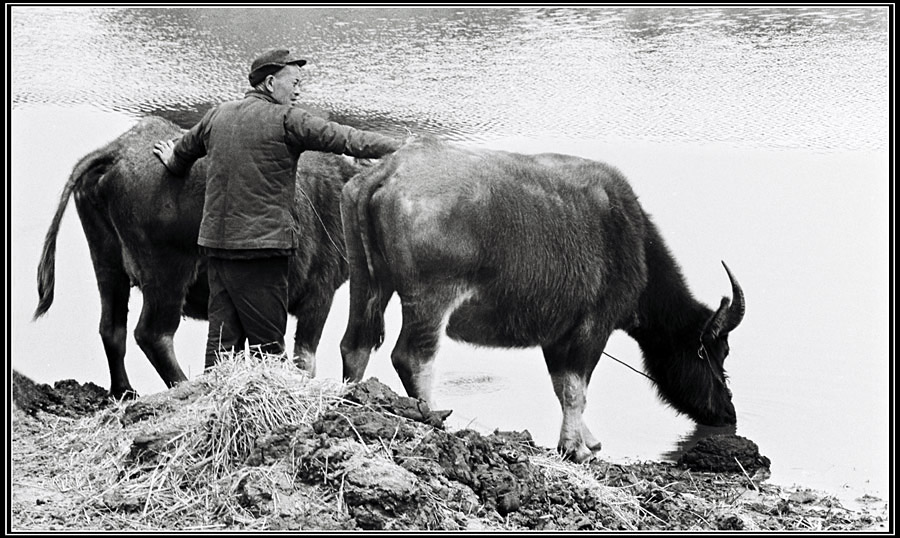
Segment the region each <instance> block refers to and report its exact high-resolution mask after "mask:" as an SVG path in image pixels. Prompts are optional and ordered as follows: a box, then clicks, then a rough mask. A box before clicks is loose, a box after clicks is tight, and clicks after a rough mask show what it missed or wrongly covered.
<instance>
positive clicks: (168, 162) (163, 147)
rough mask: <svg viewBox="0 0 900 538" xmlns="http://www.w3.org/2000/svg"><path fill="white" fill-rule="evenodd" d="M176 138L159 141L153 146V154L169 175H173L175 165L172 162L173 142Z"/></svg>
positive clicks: (173, 153)
mask: <svg viewBox="0 0 900 538" xmlns="http://www.w3.org/2000/svg"><path fill="white" fill-rule="evenodd" d="M177 141H178V139H177V138H173V139H172V140H160V141H159V142H157V143H156V144H154V146H153V154H154V155H156V156H157V157H159V160H160V161H162V163H163V164H164V165H165V166H166V168H167V169H168V170H169V172H171V173H173V174H174V173H175V172H174V169H175V163H174V161H173V159H174V155H175V152H174V150H175V142H177Z"/></svg>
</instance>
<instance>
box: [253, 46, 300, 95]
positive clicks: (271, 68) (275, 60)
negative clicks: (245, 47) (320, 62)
mask: <svg viewBox="0 0 900 538" xmlns="http://www.w3.org/2000/svg"><path fill="white" fill-rule="evenodd" d="M291 64H293V65H296V66H297V67H303V66H304V65H305V64H306V60H303V59H301V58H297V57H296V56H293V55H292V54H291V51H289V50H287V49H272V50H270V51H266V52H264V53H262V54H260V55H259V56H258V57H257V58H256V59H255V60H253V64H251V65H250V75H249V76H248V77H247V78H249V79H250V85H251V86H256V85H257V84H259V83H260V82H262V81H263V80H265V78H266V77H267V76H269V75H271V74H272V73H277V72H278V71H279V70H280V69H281V68H282V67H284V66H286V65H291Z"/></svg>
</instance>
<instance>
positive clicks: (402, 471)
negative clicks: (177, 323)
mask: <svg viewBox="0 0 900 538" xmlns="http://www.w3.org/2000/svg"><path fill="white" fill-rule="evenodd" d="M13 382H14V387H13V389H14V390H13V395H14V401H15V404H16V410H15V417H14V435H13V443H14V451H13V452H14V464H16V463H17V465H15V468H14V479H13V516H14V518H13V521H14V523H13V524H14V527H15V528H19V529H44V530H69V529H71V528H72V527H70V526H67V521H68V519H67V515H66V514H65V509H64V507H65V506H67V504H66V502H65V499H64V494H63V493H62V492H61V491H59V490H58V489H56V488H54V487H53V486H52V484H54V480H58V477H47V476H41V475H42V473H49V472H51V470H52V469H53V465H52V464H51V463H50V462H52V461H53V460H54V458H61V457H62V456H63V455H61V454H60V455H56V456H54V454H53V453H52V451H53V448H54V442H53V440H52V436H51V435H50V433H49V431H50V430H51V429H52V428H55V427H59V425H60V424H62V425H65V424H69V423H73V422H72V421H73V419H78V418H80V417H89V416H91V415H92V414H94V413H96V412H97V411H98V410H101V409H103V408H105V407H107V406H109V405H110V404H111V402H110V400H108V398H107V394H106V391H105V390H104V389H103V388H101V387H98V386H97V385H94V384H92V383H85V384H80V383H78V382H76V381H72V380H66V381H59V382H57V383H55V384H54V385H53V386H49V385H44V384H36V383H34V382H32V381H31V380H30V379H28V378H27V377H24V376H21V375H19V374H18V373H14V379H13ZM196 397H197V395H190V394H188V395H185V394H180V395H178V396H177V397H174V398H167V397H154V398H149V399H138V400H135V401H134V402H131V403H129V404H128V405H127V406H126V407H125V408H124V411H123V412H122V413H121V414H120V415H119V420H120V421H121V422H122V423H123V424H138V423H141V422H143V421H149V420H150V419H151V418H154V417H155V418H159V417H161V416H164V415H166V414H172V413H177V412H178V407H179V405H183V402H185V401H188V400H190V399H191V398H196ZM179 402H181V404H180V403H179ZM447 414H448V412H442V411H434V410H431V409H429V408H428V406H427V405H426V404H425V403H424V402H421V401H418V400H415V399H412V398H408V397H404V396H399V395H397V394H395V393H394V392H393V391H392V390H391V389H390V388H389V387H387V386H385V385H383V384H381V383H380V382H378V380H377V379H374V378H373V379H370V380H368V381H366V382H364V383H359V384H356V385H351V386H349V387H348V388H347V390H346V392H345V393H344V394H343V399H342V400H340V403H338V404H337V405H335V406H333V407H331V408H329V409H328V410H326V411H325V412H323V413H321V415H320V416H318V417H317V418H316V419H315V420H314V421H312V422H311V423H310V424H304V425H295V424H283V425H280V426H278V427H276V428H274V429H272V431H271V432H270V433H268V434H267V435H264V436H261V437H259V438H258V439H256V441H255V444H254V446H253V448H252V451H251V452H250V456H249V457H248V458H247V459H246V461H245V462H244V464H245V465H246V466H247V468H250V469H253V468H259V469H264V468H271V466H272V465H273V464H277V463H278V462H280V461H283V460H285V459H290V460H291V461H293V462H296V464H295V465H294V466H293V471H292V476H290V477H286V478H284V479H281V480H276V481H274V482H273V481H272V480H271V479H270V478H266V479H263V478H260V477H258V476H257V475H254V474H253V473H252V472H247V473H243V474H244V478H242V479H240V480H238V481H237V482H236V483H235V484H234V486H233V490H234V492H235V495H237V497H238V501H239V503H240V505H241V507H242V508H243V509H244V510H246V512H247V513H249V514H251V515H253V517H255V518H258V519H257V521H256V522H255V523H253V524H249V523H248V522H247V521H235V520H234V519H230V520H225V521H223V523H222V525H223V526H224V527H225V528H266V529H283V530H287V529H292V530H298V529H311V528H315V529H449V530H460V529H470V530H471V529H529V530H559V529H563V530H579V529H580V530H634V529H681V530H684V529H695V530H696V529H713V530H748V529H765V530H784V529H798V530H799V529H807V530H809V529H812V530H821V529H826V530H827V529H844V530H857V529H863V528H877V526H878V525H879V520H880V519H881V518H880V516H877V515H873V514H868V513H865V514H854V513H850V512H848V511H846V510H844V509H842V507H840V505H839V504H838V503H837V502H836V501H834V500H833V499H830V498H828V497H826V496H824V495H821V494H819V493H816V492H812V491H806V490H796V491H784V490H781V489H779V488H777V487H774V486H770V485H768V484H766V483H765V479H766V478H767V477H768V466H769V464H770V462H769V460H768V458H767V457H765V456H763V455H762V454H760V453H759V449H758V447H757V446H756V444H755V443H753V442H752V441H751V440H749V439H745V438H743V437H739V436H735V435H721V436H715V437H711V438H708V439H705V440H703V441H701V442H700V443H698V444H697V446H696V447H695V448H694V449H692V450H691V451H690V452H688V453H686V454H685V455H684V456H683V457H682V458H681V460H680V461H679V462H678V463H677V464H671V463H655V462H646V463H638V464H633V465H619V464H611V463H607V462H603V461H602V460H599V461H594V462H591V463H589V464H586V465H582V466H575V467H572V468H571V469H576V470H577V472H578V473H582V472H583V473H585V476H587V477H589V478H590V479H589V480H586V481H582V482H581V483H579V481H578V480H572V479H571V477H570V476H567V475H566V474H565V473H566V472H567V471H566V470H565V467H560V468H561V469H563V470H562V472H561V474H560V473H554V472H548V464H547V461H548V459H547V458H548V451H547V449H545V448H542V447H538V446H535V444H534V443H533V441H532V439H531V436H530V434H529V433H528V432H527V431H526V432H501V431H496V432H494V433H493V434H491V435H486V436H485V435H481V434H479V433H477V432H474V431H472V430H460V431H448V430H447V429H445V428H444V425H443V421H444V419H445V418H446V417H447ZM181 434H182V433H181V432H178V431H153V432H151V433H148V434H142V435H140V436H135V438H134V439H133V440H132V441H131V446H130V451H129V454H128V455H127V458H126V460H127V461H128V462H130V463H131V464H134V465H136V466H141V467H142V468H152V467H153V466H154V465H158V464H160V462H163V461H164V458H165V456H166V450H167V449H168V447H170V446H171V445H170V441H171V440H172V439H173V438H175V437H178V436H179V435H181ZM84 443H90V439H84ZM360 446H375V447H379V450H380V449H383V451H384V453H386V454H388V458H373V457H371V453H370V452H365V451H360V448H359V447H360ZM41 462H43V463H41ZM559 465H560V466H562V465H564V462H560V463H559ZM566 465H568V464H566ZM123 472H124V471H123ZM236 474H237V473H236ZM561 476H563V477H564V479H563V478H560V477H561ZM598 483H599V484H602V485H603V486H602V490H603V491H607V492H614V493H615V495H611V496H608V495H605V494H601V493H598V492H599V491H601V490H599V489H598V488H597V486H596V485H597V484H598ZM273 484H274V485H273ZM310 488H312V489H315V490H316V491H318V492H319V493H318V495H320V497H319V498H320V499H326V502H324V503H322V504H319V505H318V506H319V508H317V509H316V510H310V509H308V508H304V509H301V508H299V506H300V505H301V503H300V501H299V500H295V501H293V502H294V504H293V505H291V504H290V502H286V501H285V499H292V498H293V499H299V496H300V493H299V492H301V491H303V492H308V491H309V489H310ZM123 491H124V490H122V488H118V489H114V490H110V491H107V492H106V493H105V494H103V496H102V506H103V509H104V510H106V511H109V512H110V513H113V514H115V513H127V514H139V513H140V511H141V509H142V507H144V506H145V505H144V504H143V501H142V500H136V499H135V498H134V497H130V496H129V495H127V494H125V493H123ZM304 495H308V493H304ZM623 495H624V497H623ZM622 498H627V499H629V503H626V504H628V508H627V509H628V510H630V511H631V512H630V513H631V515H630V516H628V517H624V516H623V510H625V508H623V505H622V500H621V499H622ZM329 499H330V501H329ZM632 501H633V502H632ZM285 506H288V507H290V506H294V509H289V508H285ZM323 507H324V508H323ZM144 509H145V508H144ZM145 510H146V509H145ZM104 521H105V523H103V525H101V526H100V527H99V528H113V529H116V528H119V529H120V530H121V526H122V524H113V523H110V521H111V519H108V518H104ZM260 522H264V523H260ZM97 524H98V523H91V522H88V523H87V525H88V526H90V525H97ZM117 525H118V526H117ZM79 526H80V525H79ZM126 528H127V527H126ZM173 528H178V526H177V523H175V522H173Z"/></svg>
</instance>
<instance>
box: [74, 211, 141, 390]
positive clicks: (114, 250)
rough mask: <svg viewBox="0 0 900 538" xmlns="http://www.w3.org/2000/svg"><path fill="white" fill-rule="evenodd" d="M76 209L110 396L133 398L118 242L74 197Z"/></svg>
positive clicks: (126, 290)
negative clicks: (96, 299) (96, 296)
mask: <svg viewBox="0 0 900 538" xmlns="http://www.w3.org/2000/svg"><path fill="white" fill-rule="evenodd" d="M75 208H76V209H77V210H78V216H79V218H80V219H81V226H82V228H83V229H84V235H85V238H86V239H87V242H88V248H89V249H90V252H91V263H92V264H93V266H94V276H96V278H97V289H98V290H99V292H100V339H101V340H102V341H103V349H104V351H105V353H106V362H107V366H108V367H109V378H110V388H109V393H110V395H111V396H112V397H113V398H116V399H121V398H126V397H127V398H130V397H134V396H137V393H135V391H134V389H133V388H132V387H131V383H130V382H129V380H128V373H127V372H126V371H125V349H126V340H127V336H128V296H129V291H130V288H131V281H130V280H129V278H128V274H127V273H126V272H125V268H124V264H123V262H122V253H121V250H120V243H119V240H118V237H117V236H116V233H115V231H114V230H113V229H112V228H111V226H110V225H109V223H108V222H107V221H106V220H104V219H103V218H102V217H101V216H100V214H98V213H97V212H96V211H94V210H93V206H91V205H89V204H88V203H87V201H86V199H85V198H83V197H78V196H76V197H75Z"/></svg>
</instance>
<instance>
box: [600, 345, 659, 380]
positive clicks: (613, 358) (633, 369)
mask: <svg viewBox="0 0 900 538" xmlns="http://www.w3.org/2000/svg"><path fill="white" fill-rule="evenodd" d="M603 354H604V355H606V356H607V357H609V358H610V359H612V360H614V361H616V362H617V363H619V364H621V365H622V366H624V367H626V368H628V369H629V370H631V371H632V372H635V373H638V374H641V375H642V376H644V377H646V378H647V379H649V380H650V381H653V382H654V383H656V380H655V379H653V378H652V377H650V376H649V375H647V374H645V373H644V372H642V371H640V370H637V369H635V368H633V367H632V366H631V365H629V364H626V363H624V362H622V361H620V360H619V359H617V358H615V357H613V356H612V355H610V354H609V353H607V352H605V351H604V352H603ZM657 384H658V383H657Z"/></svg>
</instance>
